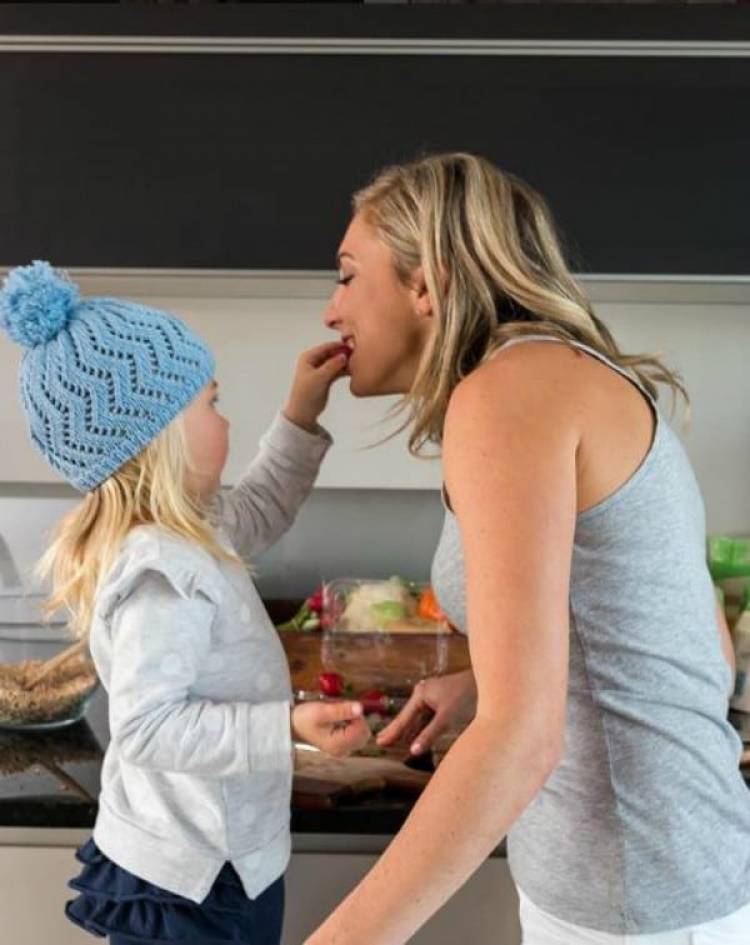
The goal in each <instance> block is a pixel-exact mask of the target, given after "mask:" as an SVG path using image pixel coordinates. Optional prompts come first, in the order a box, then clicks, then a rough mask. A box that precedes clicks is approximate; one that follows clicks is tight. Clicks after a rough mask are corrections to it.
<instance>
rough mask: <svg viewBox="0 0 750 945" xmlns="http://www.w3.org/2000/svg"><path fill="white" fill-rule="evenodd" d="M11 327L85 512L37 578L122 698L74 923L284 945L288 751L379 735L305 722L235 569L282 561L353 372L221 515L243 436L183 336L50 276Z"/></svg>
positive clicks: (320, 376)
mask: <svg viewBox="0 0 750 945" xmlns="http://www.w3.org/2000/svg"><path fill="white" fill-rule="evenodd" d="M0 323H2V324H3V326H4V327H5V329H6V330H7V332H8V333H9V335H10V336H11V338H13V339H14V340H15V341H17V342H19V343H20V344H22V345H23V346H25V348H26V349H27V350H26V351H25V353H24V356H23V360H22V365H21V373H20V381H21V399H22V402H23V406H24V408H25V410H26V413H27V417H28V423H29V432H30V435H31V438H32V440H33V442H34V443H35V444H36V446H37V447H38V448H39V450H40V451H41V452H42V454H43V455H44V456H45V457H46V458H47V460H48V461H49V462H50V464H51V465H52V466H53V467H54V468H55V469H56V470H57V471H58V472H60V473H61V474H62V475H63V476H64V477H65V478H66V479H67V480H68V482H70V483H71V484H72V485H73V486H75V487H76V488H77V489H79V490H80V491H82V492H85V493H86V495H85V497H84V498H83V500H82V502H81V503H80V504H79V505H78V506H77V507H76V508H75V509H74V510H73V511H72V512H71V513H69V515H68V516H67V517H66V518H65V519H64V520H63V521H62V522H61V523H60V525H59V527H58V530H57V533H56V536H55V539H54V542H53V543H52V545H51V547H50V548H49V550H48V552H47V553H46V555H45V556H44V558H43V559H42V562H41V566H42V571H43V572H46V571H51V572H52V575H53V579H54V593H53V596H52V599H51V600H50V608H52V609H55V608H57V607H59V606H65V607H66V608H67V609H68V610H69V612H70V613H71V614H72V626H73V629H74V630H75V632H76V634H77V635H78V636H79V637H80V636H87V637H88V640H89V646H90V650H91V654H92V657H93V659H94V662H95V664H96V668H97V671H98V673H99V675H100V678H101V680H102V683H103V685H104V687H105V689H106V690H107V693H108V695H109V722H110V733H111V741H110V743H109V745H108V748H107V751H106V755H105V759H104V763H103V767H102V775H101V795H100V798H99V812H98V815H97V819H96V824H95V827H94V831H93V837H92V838H91V839H90V840H89V841H88V842H87V843H86V844H84V846H83V847H82V848H81V849H80V850H79V851H78V854H77V856H78V859H79V860H80V861H81V862H82V863H83V869H82V871H81V873H80V875H79V876H78V877H77V878H76V879H74V880H72V881H71V886H72V887H73V888H75V889H76V890H78V891H79V893H80V894H79V896H78V897H77V898H76V899H75V900H73V901H72V902H69V903H68V905H67V907H66V912H67V915H68V917H69V918H70V919H71V920H72V921H73V922H75V923H77V924H79V925H80V926H82V927H83V928H84V929H87V930H88V931H90V932H92V933H93V934H96V935H109V936H110V941H111V942H112V943H113V945H125V943H131V942H138V943H139V945H146V943H150V942H160V943H162V942H171V941H178V940H179V941H190V942H200V943H203V945H208V943H212V945H213V943H220V942H228V941H232V942H244V943H252V945H277V943H278V942H279V940H280V935H281V925H282V915H283V878H282V877H283V873H284V871H285V868H286V866H287V862H288V860H289V855H290V830H289V815H290V812H289V806H290V792H291V781H292V766H293V764H292V763H293V751H292V734H294V735H295V736H296V737H298V738H301V739H304V740H306V741H309V742H311V743H313V744H315V745H317V746H318V747H320V748H322V749H323V750H325V751H328V752H330V753H332V754H335V755H342V754H345V753H347V752H349V751H351V750H353V749H355V748H356V747H360V746H361V745H362V744H364V743H365V742H366V741H367V739H368V737H369V730H368V728H367V725H366V723H365V722H364V720H363V719H362V717H361V714H362V713H361V707H360V706H359V704H357V703H349V702H342V703H329V704H325V703H311V704H306V705H301V706H297V707H295V708H294V709H292V710H291V713H290V706H291V685H290V679H289V672H288V668H287V665H286V662H285V659H284V652H283V649H282V647H281V644H280V642H279V639H278V637H277V634H276V632H275V630H274V627H273V625H272V623H271V621H270V619H269V617H268V615H267V614H266V612H265V610H264V608H263V605H262V603H261V600H260V597H259V595H258V593H257V591H256V589H255V587H254V585H253V583H252V581H251V580H250V577H249V576H248V572H247V570H246V568H245V567H244V566H243V565H242V561H241V559H240V557H239V555H242V556H243V557H244V558H246V557H249V556H253V555H256V554H258V553H259V552H261V551H262V550H263V549H265V548H267V547H268V546H269V545H270V544H272V543H273V542H274V541H276V539H277V538H279V537H280V536H281V535H282V534H283V533H284V532H285V531H286V530H287V529H288V527H289V525H290V524H291V522H292V521H293V519H294V516H295V513H296V512H297V509H298V508H299V507H300V505H301V504H302V502H303V501H304V500H305V498H306V497H307V495H308V494H309V492H310V490H311V488H312V485H313V482H314V480H315V477H316V475H317V473H318V469H319V466H320V463H321V461H322V459H323V457H324V455H325V453H326V451H327V450H328V448H329V446H330V444H331V438H330V436H329V435H328V434H327V433H326V432H325V431H324V430H323V429H322V428H321V427H319V426H318V425H317V422H316V421H317V417H318V416H319V414H320V413H321V412H322V410H323V409H324V407H325V405H326V402H327V399H328V393H329V389H330V386H331V384H332V383H333V382H334V381H335V380H336V379H337V378H339V377H341V376H342V374H343V373H344V371H345V367H346V360H347V356H346V353H345V352H344V351H343V350H342V346H341V345H340V344H337V343H333V344H326V345H321V346H320V347H317V348H314V349H312V350H311V351H308V352H306V353H305V354H304V355H303V356H302V357H301V358H300V360H299V363H298V366H297V370H296V374H295V377H294V382H293V385H292V390H291V394H290V396H289V399H288V401H287V404H286V406H285V408H284V410H283V412H281V413H280V414H279V415H278V416H277V417H276V419H275V421H274V423H273V424H272V426H271V428H270V430H269V431H268V432H267V433H266V435H265V436H264V437H263V439H262V441H261V447H260V452H259V455H258V457H257V458H256V459H255V461H254V462H253V463H252V464H251V465H250V467H249V469H248V471H247V474H246V475H245V476H244V478H243V479H242V480H241V481H240V483H239V484H238V485H237V486H236V487H235V488H234V489H232V490H231V491H229V492H227V493H225V494H219V493H218V487H219V480H220V476H221V471H222V468H223V466H224V462H225V459H226V455H227V447H228V427H229V424H228V422H227V421H226V420H225V419H224V418H223V417H222V416H221V414H220V413H218V411H217V409H216V401H217V390H218V385H217V383H216V381H215V380H214V361H213V357H212V355H211V353H210V352H209V351H208V349H207V348H206V346H205V345H204V344H203V342H202V341H201V340H200V339H199V338H198V337H196V336H195V335H194V334H193V333H192V332H191V331H190V330H189V329H188V328H187V327H186V326H185V325H184V324H183V323H182V322H180V321H179V320H178V319H176V318H174V317H173V316H171V315H167V314H165V313H163V312H158V311H154V310H151V309H148V308H144V307H143V306H140V305H136V304H133V303H130V302H124V301H119V300H115V299H104V298H95V299H81V298H80V296H79V293H78V290H77V288H76V286H74V285H73V284H72V283H71V282H69V281H68V280H67V279H66V278H65V277H64V276H63V275H62V274H60V273H57V272H55V271H54V270H53V269H52V268H51V267H50V266H49V264H48V263H44V262H35V263H33V264H32V265H30V266H26V267H21V268H18V269H15V270H13V271H12V272H11V273H10V275H9V276H8V278H7V280H6V282H5V284H4V287H3V291H2V293H0Z"/></svg>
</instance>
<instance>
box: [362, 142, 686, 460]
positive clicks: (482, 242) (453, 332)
mask: <svg viewBox="0 0 750 945" xmlns="http://www.w3.org/2000/svg"><path fill="white" fill-rule="evenodd" d="M352 204H353V209H354V211H355V213H360V214H361V215H362V217H363V219H364V220H365V221H366V222H367V223H368V224H370V225H371V226H372V227H373V228H374V229H375V230H376V232H377V233H378V235H379V237H380V238H381V239H382V240H383V241H384V242H385V244H386V245H387V246H388V247H389V248H390V250H391V252H392V255H393V262H394V266H395V270H396V273H397V275H398V277H399V279H400V280H401V281H402V282H403V283H405V284H408V283H409V281H410V280H411V278H412V276H413V274H414V272H415V270H416V269H417V268H418V267H420V266H421V267H422V270H423V273H424V279H425V283H426V287H427V291H428V293H429V296H430V299H431V302H432V306H433V313H434V323H435V330H434V332H433V333H432V336H431V339H430V341H429V343H428V344H427V346H426V348H425V351H424V352H423V355H422V358H421V360H420V363H419V366H418V369H417V373H416V377H415V380H414V383H413V385H412V388H411V390H410V391H409V392H408V393H407V394H406V395H405V396H404V397H403V398H402V399H401V400H400V401H399V402H398V403H397V404H396V406H395V408H394V409H393V411H392V415H397V414H399V413H401V412H402V411H404V410H408V411H409V416H408V417H407V419H406V421H405V422H404V423H403V424H402V425H401V426H400V427H399V429H398V430H397V431H396V432H400V431H401V430H404V429H406V428H407V427H411V433H410V437H409V451H410V452H411V453H412V454H413V455H415V456H421V455H423V454H422V450H423V447H424V446H425V445H426V444H427V443H436V444H440V443H441V442H442V429H443V422H444V419H445V413H446V409H447V406H448V401H449V399H450V395H451V393H452V392H453V390H454V388H455V387H456V385H457V384H458V383H459V382H460V381H461V380H462V379H463V378H464V377H466V376H467V375H468V374H470V373H471V372H472V371H473V370H475V368H477V367H479V365H481V364H482V363H483V362H484V361H485V360H486V359H487V358H488V357H489V356H490V355H491V354H493V353H494V352H495V351H496V350H497V349H498V348H500V347H501V346H502V345H503V344H504V343H505V342H506V341H508V340H509V339H510V338H513V337H518V336H520V335H528V334H546V335H552V336H554V337H556V338H560V339H561V340H563V341H565V342H568V343H570V342H573V341H577V342H581V343H583V344H586V345H588V346H589V347H591V348H593V349H595V350H596V351H598V352H600V353H601V354H603V355H606V356H607V357H608V358H610V360H612V361H614V363H615V364H617V365H619V366H621V367H623V368H627V369H630V370H631V371H632V372H633V373H634V374H635V375H636V377H637V378H638V380H639V381H640V382H641V383H642V384H643V386H644V387H645V388H646V390H647V391H648V392H649V393H650V394H651V395H652V396H653V397H654V398H655V397H656V396H657V393H658V392H657V388H656V385H657V384H659V383H663V384H666V385H668V386H669V387H670V388H671V389H672V394H673V400H674V399H676V396H677V394H680V395H682V397H684V399H685V403H686V404H687V403H688V396H687V392H686V390H685V387H684V386H683V383H682V381H681V379H680V377H679V375H677V374H676V373H674V372H672V371H670V370H669V369H668V368H667V367H665V365H664V364H662V362H661V361H660V360H659V358H658V356H656V355H647V354H639V355H632V354H631V355H627V354H623V353H622V352H621V351H620V349H619V348H618V346H617V343H616V342H615V339H614V338H613V336H612V334H611V333H610V331H609V330H608V328H607V327H606V325H604V324H603V322H602V321H601V320H600V319H599V318H598V317H597V316H596V315H595V314H594V311H593V309H592V306H591V303H590V302H589V300H588V299H587V297H586V295H585V293H584V291H583V289H582V288H581V287H580V286H579V285H578V284H577V283H576V281H575V280H574V279H573V277H572V275H571V274H570V272H569V270H568V268H567V265H566V263H565V260H564V258H563V253H562V250H561V247H560V241H559V237H558V235H557V233H556V231H555V226H554V223H553V221H552V217H551V214H550V212H549V209H548V207H547V205H546V203H545V201H544V200H543V198H542V197H541V196H540V195H539V194H538V193H537V192H536V191H535V190H533V188H531V187H530V186H529V185H528V184H526V183H525V182H524V181H522V180H520V179H519V178H517V177H515V176H513V175H512V174H508V173H505V172H503V171H501V170H500V169H499V168H497V167H495V165H493V164H492V163H491V162H489V161H487V160H486V159H484V158H481V157H478V156H476V155H473V154H464V153H452V154H438V155H432V156H430V157H425V158H422V159H420V160H416V161H413V162H411V163H408V164H401V165H394V166H392V167H388V168H386V169H385V170H383V171H382V172H381V173H379V174H378V175H377V176H376V178H375V179H374V180H373V181H372V183H370V184H369V185H368V186H367V187H365V188H364V189H362V190H360V191H359V192H358V193H356V194H355V195H354V197H353V200H352ZM393 435H395V434H393Z"/></svg>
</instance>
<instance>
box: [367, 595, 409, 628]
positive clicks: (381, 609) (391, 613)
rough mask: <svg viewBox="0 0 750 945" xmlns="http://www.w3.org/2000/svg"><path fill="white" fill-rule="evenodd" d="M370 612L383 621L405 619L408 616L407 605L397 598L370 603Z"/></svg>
mask: <svg viewBox="0 0 750 945" xmlns="http://www.w3.org/2000/svg"><path fill="white" fill-rule="evenodd" d="M370 613H371V614H372V615H373V617H375V618H376V619H377V620H382V621H383V623H388V622H389V621H391V620H403V619H404V618H405V617H406V616H407V613H406V607H405V606H404V605H403V604H402V603H401V602H400V601H397V600H381V601H379V602H378V603H377V604H370Z"/></svg>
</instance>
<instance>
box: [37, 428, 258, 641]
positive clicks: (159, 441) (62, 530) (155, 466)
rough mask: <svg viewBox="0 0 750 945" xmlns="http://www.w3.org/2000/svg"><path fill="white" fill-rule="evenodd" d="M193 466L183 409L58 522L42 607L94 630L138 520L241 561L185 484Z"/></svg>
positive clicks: (44, 571)
mask: <svg viewBox="0 0 750 945" xmlns="http://www.w3.org/2000/svg"><path fill="white" fill-rule="evenodd" d="M190 468H191V466H190V459H189V456H188V451H187V448H186V437H185V430H184V425H183V415H182V414H178V415H177V417H176V418H175V419H174V420H172V422H171V423H170V424H169V425H168V426H167V427H165V428H164V430H162V431H161V433H159V435H158V436H156V437H155V438H154V439H153V440H152V441H151V442H150V443H149V444H148V446H146V447H145V449H143V450H142V451H141V452H140V453H139V454H138V455H137V456H135V457H133V458H132V459H130V460H128V461H127V462H126V463H125V464H124V465H123V466H121V467H120V468H119V469H118V470H117V471H116V472H115V473H113V474H112V475H111V476H109V477H108V478H107V479H105V480H104V482H102V483H101V484H100V485H98V486H97V487H96V488H95V489H93V490H92V491H91V492H89V493H88V494H87V495H86V496H85V497H84V498H83V499H82V500H81V502H79V503H78V505H77V506H76V507H75V508H74V509H73V510H72V511H71V512H69V513H68V514H67V515H66V516H65V517H64V518H63V519H62V520H61V521H60V522H59V523H58V525H57V527H56V528H55V531H54V533H53V536H52V543H51V544H50V546H49V548H48V549H47V551H46V552H45V554H44V555H43V556H42V558H41V559H40V561H39V563H38V564H37V567H36V574H37V576H38V577H39V578H40V579H45V578H47V577H50V576H51V578H52V588H53V590H52V594H51V596H50V598H49V600H48V601H47V602H46V604H45V607H44V610H45V612H46V613H47V614H48V615H49V614H52V613H54V612H56V611H57V610H59V609H60V608H64V609H65V610H67V612H68V614H69V615H70V619H69V622H68V626H69V630H70V632H71V634H72V635H73V636H75V637H76V638H78V639H81V638H84V637H87V636H88V632H89V630H90V627H91V620H92V617H93V613H94V607H95V603H96V592H97V588H98V587H99V584H100V582H101V580H102V578H103V577H105V576H106V574H107V573H108V571H109V569H110V567H111V566H112V564H113V563H114V560H115V557H116V555H117V552H118V550H119V548H120V545H121V543H122V540H123V539H124V538H125V536H126V535H127V534H128V532H129V531H130V530H131V529H132V528H134V527H135V526H137V525H144V524H154V525H159V526H161V527H163V528H166V529H168V530H169V531H171V532H172V533H174V534H176V535H179V536H182V537H183V538H186V539H189V540H190V541H193V542H196V543H197V544H199V545H200V546H202V547H203V548H205V549H206V550H207V551H208V552H209V553H210V554H211V555H213V556H214V557H216V558H217V559H222V560H225V561H231V562H236V563H240V564H241V563H242V562H241V560H240V559H239V558H238V557H237V556H236V555H232V554H230V553H229V552H227V551H226V550H225V549H224V548H222V546H221V545H220V544H219V543H218V541H217V540H216V537H215V535H214V533H213V531H212V528H211V525H210V523H209V518H208V514H209V510H208V506H206V505H204V504H203V503H202V502H200V501H199V500H198V499H196V498H195V497H193V496H191V495H190V494H189V493H188V491H187V490H186V488H185V481H186V473H187V472H188V471H189V470H190Z"/></svg>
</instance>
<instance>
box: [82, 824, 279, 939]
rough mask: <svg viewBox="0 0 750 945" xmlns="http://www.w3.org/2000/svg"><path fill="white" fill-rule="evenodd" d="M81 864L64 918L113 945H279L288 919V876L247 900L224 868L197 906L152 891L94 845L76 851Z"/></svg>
mask: <svg viewBox="0 0 750 945" xmlns="http://www.w3.org/2000/svg"><path fill="white" fill-rule="evenodd" d="M76 858H77V859H78V860H79V861H80V862H81V863H82V864H83V868H82V870H81V872H80V874H79V875H78V876H77V877H75V879H71V880H70V882H69V883H68V885H69V886H70V888H71V889H75V890H77V891H78V893H79V895H78V896H77V897H76V898H75V899H72V900H70V902H68V903H66V905H65V914H66V915H67V917H68V918H69V919H70V920H71V921H72V922H75V923H76V925H79V926H81V928H83V929H85V930H86V931H87V932H90V933H91V934H92V935H98V936H100V937H105V936H109V940H110V942H111V945H164V943H167V942H169V943H173V942H190V943H191V945H226V943H227V942H233V943H235V945H279V943H280V941H281V927H282V924H283V918H284V877H283V876H281V877H279V879H277V880H276V882H274V883H272V884H271V886H269V887H268V889H266V890H265V891H264V892H262V893H261V894H260V896H258V897H257V898H256V899H249V898H248V897H247V895H246V893H245V890H244V889H243V887H242V883H241V882H240V878H239V876H238V875H237V871H236V870H235V868H234V867H233V866H232V864H231V863H228V862H227V863H225V864H224V866H223V867H222V870H221V872H220V873H219V875H218V876H217V877H216V880H215V882H214V884H213V886H212V887H211V890H210V892H209V894H208V896H206V898H205V899H204V900H203V902H202V903H200V904H198V903H195V902H193V901H192V900H191V899H186V898H185V897H184V896H179V895H177V894H176V893H172V892H169V891H168V890H166V889H162V888H161V887H160V886H154V885H153V884H151V883H147V882H146V881H145V880H142V879H140V878H139V877H138V876H135V875H134V874H133V873H129V872H128V871H127V870H125V869H123V868H122V867H120V866H118V865H117V864H116V863H113V862H112V860H110V859H108V858H107V857H106V856H105V855H104V853H102V851H101V850H100V849H99V848H98V847H97V845H96V844H95V843H94V840H93V838H91V839H89V840H87V841H86V843H84V844H83V846H82V847H80V848H79V849H78V850H77V851H76Z"/></svg>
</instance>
